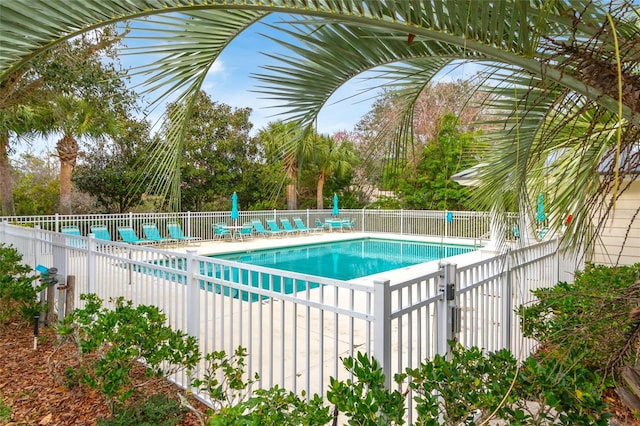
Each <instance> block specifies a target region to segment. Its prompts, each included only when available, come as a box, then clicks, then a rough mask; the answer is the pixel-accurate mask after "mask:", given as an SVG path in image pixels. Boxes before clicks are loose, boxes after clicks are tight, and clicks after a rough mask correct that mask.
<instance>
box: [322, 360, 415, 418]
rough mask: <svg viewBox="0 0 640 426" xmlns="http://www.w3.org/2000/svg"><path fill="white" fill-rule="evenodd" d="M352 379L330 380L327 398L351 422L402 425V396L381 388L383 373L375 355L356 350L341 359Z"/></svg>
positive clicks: (382, 386)
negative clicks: (355, 352) (356, 352)
mask: <svg viewBox="0 0 640 426" xmlns="http://www.w3.org/2000/svg"><path fill="white" fill-rule="evenodd" d="M342 363H343V365H344V367H345V368H346V369H347V370H348V371H349V372H351V373H353V376H354V377H355V380H351V379H348V380H346V381H338V380H336V379H334V378H333V377H332V378H331V379H330V383H329V390H328V391H327V400H328V401H329V402H330V403H332V404H334V405H335V406H336V408H337V410H338V411H339V412H341V413H344V414H345V415H346V416H347V417H348V419H349V420H348V423H349V424H350V425H370V426H376V425H394V424H395V425H401V424H404V419H403V417H404V414H405V407H404V396H403V395H402V394H401V393H400V392H398V391H397V390H396V391H389V390H388V389H386V388H385V387H384V384H385V376H384V374H383V373H382V368H380V367H379V365H378V362H377V361H376V360H375V359H374V358H369V357H368V356H367V355H366V354H363V353H360V352H358V354H357V355H356V357H355V358H353V357H348V358H345V359H344V360H343V361H342Z"/></svg>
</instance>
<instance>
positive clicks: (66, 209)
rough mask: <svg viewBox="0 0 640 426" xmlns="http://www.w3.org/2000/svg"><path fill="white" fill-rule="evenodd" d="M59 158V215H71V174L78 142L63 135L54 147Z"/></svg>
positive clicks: (69, 136) (76, 156)
mask: <svg viewBox="0 0 640 426" xmlns="http://www.w3.org/2000/svg"><path fill="white" fill-rule="evenodd" d="M56 149H57V150H58V157H59V158H60V208H59V210H60V213H61V214H71V173H73V168H74V167H75V165H76V159H77V158H78V151H79V147H78V142H76V140H75V139H74V137H73V136H71V135H68V134H65V135H64V136H63V137H62V139H60V140H59V141H58V144H57V145H56Z"/></svg>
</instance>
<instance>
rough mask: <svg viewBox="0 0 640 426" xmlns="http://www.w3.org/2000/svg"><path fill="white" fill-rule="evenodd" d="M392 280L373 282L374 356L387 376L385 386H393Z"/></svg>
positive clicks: (388, 387)
mask: <svg viewBox="0 0 640 426" xmlns="http://www.w3.org/2000/svg"><path fill="white" fill-rule="evenodd" d="M389 284H390V281H389V280H386V281H374V282H373V335H374V336H375V338H374V342H373V357H374V358H375V359H376V360H377V361H378V364H379V365H380V367H381V368H382V372H383V374H384V377H385V383H384V384H385V387H386V388H387V389H390V387H391V288H390V287H389Z"/></svg>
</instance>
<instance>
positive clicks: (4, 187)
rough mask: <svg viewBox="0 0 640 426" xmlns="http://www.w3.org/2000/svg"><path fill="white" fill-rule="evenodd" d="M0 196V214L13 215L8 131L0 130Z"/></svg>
mask: <svg viewBox="0 0 640 426" xmlns="http://www.w3.org/2000/svg"><path fill="white" fill-rule="evenodd" d="M0 198H2V215H3V216H15V214H16V210H15V205H14V204H13V179H12V176H11V164H9V132H8V131H7V130H3V131H2V132H0Z"/></svg>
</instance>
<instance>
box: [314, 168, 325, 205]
mask: <svg viewBox="0 0 640 426" xmlns="http://www.w3.org/2000/svg"><path fill="white" fill-rule="evenodd" d="M325 179H326V178H325V176H324V174H323V173H321V174H320V175H319V176H318V185H317V186H316V208H317V209H318V210H322V209H324V198H323V197H322V191H323V190H324V181H325Z"/></svg>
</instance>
